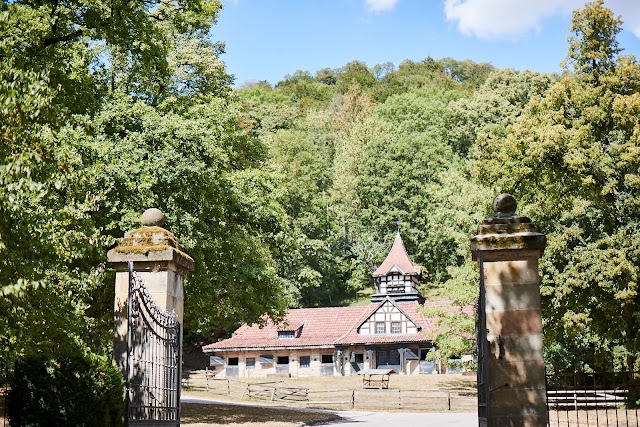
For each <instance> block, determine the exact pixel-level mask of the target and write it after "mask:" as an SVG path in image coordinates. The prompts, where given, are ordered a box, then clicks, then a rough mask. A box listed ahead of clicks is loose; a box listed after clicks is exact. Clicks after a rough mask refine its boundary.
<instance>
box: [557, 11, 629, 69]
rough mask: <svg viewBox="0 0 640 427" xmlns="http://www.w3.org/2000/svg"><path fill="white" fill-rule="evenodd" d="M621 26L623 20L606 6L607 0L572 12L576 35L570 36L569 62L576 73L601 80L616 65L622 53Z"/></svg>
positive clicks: (572, 27)
mask: <svg viewBox="0 0 640 427" xmlns="http://www.w3.org/2000/svg"><path fill="white" fill-rule="evenodd" d="M621 25H622V21H621V20H620V18H619V17H618V18H616V17H614V15H613V12H612V11H611V10H610V9H607V8H606V7H604V0H596V1H593V2H591V3H587V5H586V6H585V7H584V8H583V9H578V10H576V11H575V12H573V19H572V21H571V29H570V31H571V32H572V33H573V34H574V35H573V36H571V37H569V53H568V54H567V62H569V63H570V64H572V65H573V69H574V71H575V72H576V74H583V75H586V74H591V75H592V77H594V78H596V79H598V78H599V76H600V75H601V74H602V73H603V72H606V71H607V70H609V69H611V68H613V67H614V66H615V64H616V57H617V55H618V53H620V52H621V51H622V49H620V48H619V47H618V41H617V39H616V35H617V34H618V33H619V32H620V30H621V29H622V27H621Z"/></svg>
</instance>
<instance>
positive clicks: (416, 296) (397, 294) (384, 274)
mask: <svg viewBox="0 0 640 427" xmlns="http://www.w3.org/2000/svg"><path fill="white" fill-rule="evenodd" d="M421 278H422V268H421V267H420V266H419V265H415V264H413V262H411V259H410V258H409V255H408V254H407V250H406V249H405V247H404V243H403V242H402V237H401V236H400V231H398V233H397V234H396V238H395V240H394V241H393V246H392V247H391V250H390V251H389V254H388V255H387V257H386V258H385V259H384V261H382V264H380V266H379V267H378V268H377V269H376V271H374V272H373V280H374V284H375V286H376V293H375V294H373V295H372V296H371V302H372V303H377V302H380V301H382V300H384V299H385V298H387V297H389V298H392V299H394V300H395V301H398V302H401V301H402V302H404V301H417V302H420V303H422V302H424V300H423V298H422V297H421V296H420V293H419V292H418V286H419V283H420V280H421Z"/></svg>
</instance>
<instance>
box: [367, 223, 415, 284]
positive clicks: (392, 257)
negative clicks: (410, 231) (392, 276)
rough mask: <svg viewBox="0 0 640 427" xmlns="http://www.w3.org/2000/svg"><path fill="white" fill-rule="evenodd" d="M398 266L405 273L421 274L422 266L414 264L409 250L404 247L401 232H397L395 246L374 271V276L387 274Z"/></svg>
mask: <svg viewBox="0 0 640 427" xmlns="http://www.w3.org/2000/svg"><path fill="white" fill-rule="evenodd" d="M394 266H396V267H397V268H399V269H400V270H402V273H404V274H420V266H418V265H413V263H412V262H411V259H409V255H408V254H407V250H406V249H405V248H404V243H403V242H402V237H400V232H398V234H396V238H395V240H394V241H393V246H391V250H390V251H389V254H388V255H387V257H386V258H385V259H384V261H382V264H380V266H379V267H378V268H377V269H376V271H374V272H373V277H380V276H386V275H387V274H388V273H389V271H390V270H391V269H393V267H394Z"/></svg>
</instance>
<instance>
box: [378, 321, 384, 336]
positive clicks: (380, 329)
mask: <svg viewBox="0 0 640 427" xmlns="http://www.w3.org/2000/svg"><path fill="white" fill-rule="evenodd" d="M384 333H386V328H385V325H384V322H376V334H384Z"/></svg>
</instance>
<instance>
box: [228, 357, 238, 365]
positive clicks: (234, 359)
mask: <svg viewBox="0 0 640 427" xmlns="http://www.w3.org/2000/svg"><path fill="white" fill-rule="evenodd" d="M227 366H238V358H237V357H229V358H228V359H227Z"/></svg>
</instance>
